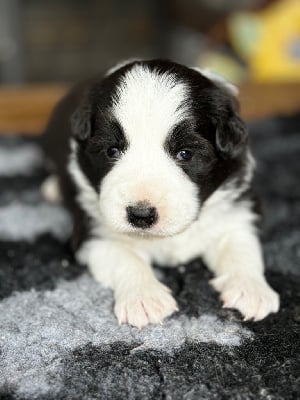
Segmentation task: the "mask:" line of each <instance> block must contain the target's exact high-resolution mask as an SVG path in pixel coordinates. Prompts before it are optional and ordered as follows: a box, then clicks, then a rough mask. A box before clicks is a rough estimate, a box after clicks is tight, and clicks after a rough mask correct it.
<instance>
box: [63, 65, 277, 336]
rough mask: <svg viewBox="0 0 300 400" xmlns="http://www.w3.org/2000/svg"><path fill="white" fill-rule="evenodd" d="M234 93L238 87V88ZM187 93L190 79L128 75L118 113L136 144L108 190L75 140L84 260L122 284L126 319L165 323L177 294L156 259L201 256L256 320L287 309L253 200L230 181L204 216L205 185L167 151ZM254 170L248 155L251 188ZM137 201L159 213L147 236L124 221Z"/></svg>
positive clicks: (117, 288) (119, 304) (121, 314)
mask: <svg viewBox="0 0 300 400" xmlns="http://www.w3.org/2000/svg"><path fill="white" fill-rule="evenodd" d="M207 76H210V75H207ZM214 79H215V78H214ZM218 82H219V83H220V84H222V85H223V84H224V83H223V81H218ZM228 90H231V91H233V89H232V88H231V86H229V87H228ZM188 95H189V93H188V89H187V88H186V87H185V85H184V84H182V83H178V82H177V83H176V82H175V81H174V78H173V77H172V76H170V75H168V74H163V75H158V74H156V73H155V72H151V71H150V70H148V69H147V68H145V67H141V66H138V67H135V68H133V69H132V70H130V71H129V72H128V73H127V74H126V75H125V78H124V79H123V81H122V82H121V84H120V87H119V91H118V93H117V95H116V98H115V100H114V104H113V108H112V113H114V115H115V117H116V118H117V119H118V121H119V123H120V124H121V126H122V128H123V130H124V132H125V135H126V138H127V140H128V142H129V147H128V150H127V151H126V152H125V154H123V155H122V157H121V159H120V160H118V162H117V163H116V165H115V166H114V167H113V168H112V169H111V170H110V172H108V174H107V175H106V176H105V178H104V179H103V181H102V182H101V191H100V196H99V195H98V194H97V193H96V191H95V190H94V189H93V188H92V187H91V185H90V184H89V183H88V181H87V179H86V178H85V176H84V174H83V173H82V172H81V170H80V168H79V166H78V162H77V159H76V155H75V154H76V151H75V150H76V148H75V147H76V144H75V142H73V143H72V154H71V158H70V163H69V171H70V173H71V174H72V176H73V178H74V180H75V182H76V184H77V186H78V188H79V195H78V201H79V203H80V204H81V206H82V208H83V209H84V210H85V211H86V212H87V214H88V215H89V216H90V217H91V218H92V220H93V226H92V227H91V228H92V230H93V233H94V236H95V237H96V238H95V239H92V240H90V241H87V242H86V243H85V244H84V245H83V247H82V248H81V249H80V251H79V252H78V254H77V256H78V259H79V260H80V261H81V262H84V263H87V265H88V266H89V268H90V270H91V272H92V274H93V275H94V277H95V279H97V280H98V281H99V282H101V283H102V284H103V285H105V286H108V287H111V288H112V289H113V290H114V294H115V301H116V303H115V313H116V315H117V318H118V321H119V323H123V322H127V323H129V324H131V325H134V326H137V327H139V328H140V327H142V326H144V325H146V324H148V323H159V322H162V320H163V319H164V318H165V317H166V316H168V315H171V314H172V313H173V312H174V311H176V310H177V306H176V302H175V300H174V299H173V297H172V296H171V295H170V292H169V290H168V289H167V288H166V287H165V286H164V285H162V284H161V283H160V282H159V281H158V280H157V279H156V278H155V276H154V274H153V272H152V269H151V263H152V262H156V263H158V264H167V265H177V264H180V263H185V262H187V261H189V260H191V259H192V258H195V257H198V256H202V257H203V258H204V260H205V261H206V263H207V265H208V267H209V268H210V269H211V270H212V271H213V272H214V273H215V275H216V279H214V280H213V281H212V285H213V287H214V288H215V289H216V290H218V291H219V292H220V293H221V299H222V300H223V301H224V306H225V307H233V308H236V309H238V310H239V311H241V313H242V314H243V315H244V317H245V318H247V319H249V318H253V319H256V320H258V319H262V318H264V317H265V316H266V315H267V314H269V313H270V312H276V311H277V310H278V307H279V299H278V295H277V294H276V293H275V292H274V291H273V290H272V289H271V288H270V287H269V286H268V284H267V282H266V281H265V278H264V275H263V270H264V266H263V260H262V254H261V247H260V244H259V241H258V239H257V235H256V232H255V231H254V228H253V222H254V214H253V213H252V212H251V210H250V204H248V203H247V202H246V201H245V202H235V201H234V200H235V199H236V197H237V196H238V195H239V191H237V190H236V189H234V188H233V187H231V186H228V185H224V186H223V187H221V188H220V189H219V190H217V191H216V192H215V193H214V194H213V195H212V196H211V197H210V198H209V199H208V200H207V201H206V202H205V204H204V205H203V207H202V209H201V211H200V213H199V200H198V193H197V191H198V189H197V187H196V186H195V185H194V184H193V183H192V182H191V181H190V180H189V179H188V178H187V177H186V175H185V174H184V173H183V172H182V170H181V169H180V168H179V167H178V166H177V165H176V163H175V162H174V161H173V160H172V159H171V158H170V157H169V156H168V155H167V153H166V151H165V149H164V148H163V145H164V142H165V140H166V137H167V135H168V133H169V132H170V130H171V129H172V127H174V125H175V124H177V123H178V122H179V121H180V120H181V119H182V118H183V116H184V115H185V116H186V115H187V114H188V109H186V106H183V102H184V100H186V98H187V96H188ZM253 166H254V163H253V160H252V157H251V156H250V155H249V160H248V170H247V174H246V178H245V185H248V183H249V181H250V179H251V177H252V171H253ZM243 189H244V187H243ZM139 201H147V202H149V203H150V204H151V205H152V206H153V207H156V208H157V210H158V214H159V221H158V223H157V224H154V225H153V227H151V229H148V230H147V235H143V233H142V232H141V231H139V230H137V229H136V228H134V227H132V226H131V225H130V224H129V223H128V222H127V218H126V207H127V206H128V205H131V204H134V203H136V202H139ZM97 237H99V239H98V238H97ZM100 238H101V239H100Z"/></svg>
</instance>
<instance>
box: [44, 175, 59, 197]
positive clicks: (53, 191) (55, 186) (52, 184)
mask: <svg viewBox="0 0 300 400" xmlns="http://www.w3.org/2000/svg"><path fill="white" fill-rule="evenodd" d="M41 193H42V196H43V197H44V199H45V200H48V201H49V202H50V203H60V202H61V201H62V196H61V193H60V189H59V183H58V177H57V176H56V175H50V176H48V178H46V180H45V181H44V182H43V184H42V186H41Z"/></svg>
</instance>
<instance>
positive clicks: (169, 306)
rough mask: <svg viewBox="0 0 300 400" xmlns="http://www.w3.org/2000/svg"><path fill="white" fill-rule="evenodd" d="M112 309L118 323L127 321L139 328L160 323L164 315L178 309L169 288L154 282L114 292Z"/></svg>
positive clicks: (166, 315)
mask: <svg viewBox="0 0 300 400" xmlns="http://www.w3.org/2000/svg"><path fill="white" fill-rule="evenodd" d="M114 311H115V314H116V317H117V319H118V322H119V324H125V323H127V324H129V325H132V326H135V327H137V328H139V329H141V328H142V327H144V326H146V325H148V324H161V323H162V321H163V320H164V319H165V318H166V317H168V316H169V315H171V314H173V313H174V312H175V311H178V307H177V304H176V301H175V300H174V298H173V297H172V295H171V294H170V289H168V288H167V287H166V286H164V285H163V284H161V283H160V282H155V283H152V284H151V285H149V284H147V285H145V286H143V287H140V288H138V289H136V288H135V289H133V290H132V291H130V292H127V293H122V294H116V303H115V308H114Z"/></svg>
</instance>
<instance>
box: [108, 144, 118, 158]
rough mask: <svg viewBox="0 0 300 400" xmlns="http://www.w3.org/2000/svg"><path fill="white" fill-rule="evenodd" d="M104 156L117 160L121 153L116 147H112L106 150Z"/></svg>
mask: <svg viewBox="0 0 300 400" xmlns="http://www.w3.org/2000/svg"><path fill="white" fill-rule="evenodd" d="M106 154H107V157H109V158H119V157H120V155H121V151H120V149H118V148H117V147H113V146H112V147H109V148H108V149H107V150H106Z"/></svg>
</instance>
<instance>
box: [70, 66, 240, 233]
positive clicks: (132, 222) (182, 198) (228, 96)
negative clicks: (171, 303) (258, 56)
mask: <svg viewBox="0 0 300 400" xmlns="http://www.w3.org/2000/svg"><path fill="white" fill-rule="evenodd" d="M236 105H237V102H236V99H235V96H234V88H233V87H232V86H231V85H230V84H227V83H226V82H224V81H223V80H220V79H219V78H216V77H214V76H212V75H211V74H210V73H206V72H204V73H201V71H198V70H194V69H190V68H187V67H184V66H181V65H179V64H175V63H172V62H169V61H158V60H152V61H135V62H131V63H128V64H126V65H123V66H121V67H120V68H115V69H113V70H112V71H111V72H110V73H108V75H106V77H105V78H104V79H103V80H102V81H101V82H98V83H96V84H94V85H92V87H91V88H90V90H89V93H88V95H87V97H86V99H85V101H84V102H83V104H82V105H81V106H80V107H79V108H78V109H77V111H76V112H75V113H74V115H73V118H72V130H73V134H74V138H75V143H76V155H75V158H76V165H77V166H78V168H79V169H80V171H81V172H82V174H83V176H84V177H85V180H86V182H87V183H88V185H89V186H90V192H91V193H93V196H94V197H93V201H92V203H93V205H92V207H94V209H93V215H95V213H98V214H99V218H100V220H101V222H102V224H104V225H105V226H106V227H108V228H110V229H111V230H113V231H116V232H119V233H124V234H141V235H143V234H144V235H145V234H147V235H153V236H170V235H174V234H176V233H179V232H181V231H183V230H184V229H186V228H187V227H188V226H189V225H190V224H191V223H192V222H193V221H194V220H195V219H196V218H197V217H198V215H199V211H200V209H201V206H202V205H203V203H204V202H205V200H206V199H207V198H208V197H209V196H210V195H211V194H212V193H213V192H214V191H215V190H216V189H217V188H218V187H220V185H221V184H222V183H224V182H225V181H226V180H228V179H231V178H233V177H234V176H236V175H238V174H239V173H240V171H241V169H242V167H243V165H244V163H245V154H246V149H247V132H246V129H245V126H244V124H243V122H242V121H241V119H240V118H239V116H238V115H237V109H236V108H237V107H236ZM75 175H76V174H75ZM81 181H82V180H81ZM77 183H79V185H80V182H79V181H78V180H77ZM82 189H83V190H85V189H86V185H85V189H84V188H82ZM89 197H91V196H86V197H85V198H86V200H82V201H81V202H84V201H87V202H89V200H88V199H89ZM82 206H83V207H84V208H86V209H87V210H90V208H91V205H85V204H82ZM95 207H96V208H97V209H96V210H95Z"/></svg>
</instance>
